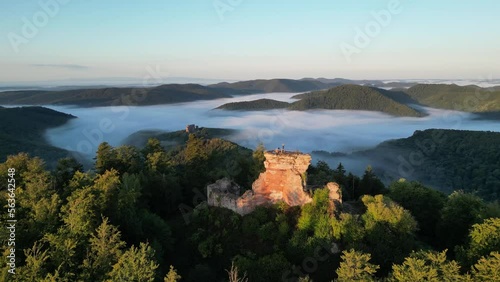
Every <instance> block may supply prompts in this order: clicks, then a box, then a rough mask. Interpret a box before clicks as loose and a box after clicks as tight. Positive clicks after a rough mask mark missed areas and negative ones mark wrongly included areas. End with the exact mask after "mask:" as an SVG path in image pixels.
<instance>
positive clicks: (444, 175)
mask: <svg viewBox="0 0 500 282" xmlns="http://www.w3.org/2000/svg"><path fill="white" fill-rule="evenodd" d="M499 146H500V133H496V132H483V131H464V130H443V129H428V130H424V131H415V133H414V134H413V135H412V136H410V137H408V138H403V139H396V140H390V141H386V142H383V143H381V144H379V145H378V146H377V147H376V148H374V149H371V150H367V151H363V152H358V153H354V154H352V155H351V158H353V159H356V158H359V157H363V158H367V159H369V160H370V162H371V164H373V165H374V168H375V169H376V170H377V171H378V173H379V175H385V177H386V178H393V180H397V179H399V178H401V177H403V178H408V179H412V180H413V179H414V180H418V181H421V182H422V183H424V184H427V185H430V186H433V187H439V188H440V189H441V190H443V191H444V192H451V191H453V190H458V189H462V190H465V191H469V192H477V194H478V195H480V196H481V197H483V198H484V199H487V200H494V199H499V198H500V169H499V168H500V151H499V150H498V148H499ZM412 160H413V161H412Z"/></svg>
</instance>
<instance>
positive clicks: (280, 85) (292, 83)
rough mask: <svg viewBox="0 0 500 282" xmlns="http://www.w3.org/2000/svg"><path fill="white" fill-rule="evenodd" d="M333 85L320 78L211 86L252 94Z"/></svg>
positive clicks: (300, 90) (297, 90)
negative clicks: (319, 79)
mask: <svg viewBox="0 0 500 282" xmlns="http://www.w3.org/2000/svg"><path fill="white" fill-rule="evenodd" d="M332 85H336V84H330V83H324V82H321V81H318V80H295V79H257V80H247V81H239V82H233V83H227V82H223V83H217V84H213V85H210V87H213V88H216V89H224V90H228V91H233V93H237V94H252V93H271V92H292V93H293V92H305V91H313V90H320V89H326V88H329V87H331V86H332Z"/></svg>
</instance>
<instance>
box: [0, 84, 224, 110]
mask: <svg viewBox="0 0 500 282" xmlns="http://www.w3.org/2000/svg"><path fill="white" fill-rule="evenodd" d="M228 97H231V96H230V95H229V94H226V93H224V92H223V91H220V90H218V89H214V88H210V87H206V86H202V85H198V84H166V85H160V86H157V87H149V88H99V89H78V90H65V91H7V92H1V93H0V104H6V105H78V106H82V107H98V106H120V105H128V106H144V105H159V104H171V103H181V102H190V101H197V100H212V99H218V98H228Z"/></svg>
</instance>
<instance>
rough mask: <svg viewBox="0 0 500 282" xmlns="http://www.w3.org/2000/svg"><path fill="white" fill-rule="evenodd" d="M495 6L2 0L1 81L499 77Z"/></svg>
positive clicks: (383, 1)
mask: <svg viewBox="0 0 500 282" xmlns="http://www.w3.org/2000/svg"><path fill="white" fill-rule="evenodd" d="M498 11H500V1H496V0H479V1H466V0H454V1H451V0H441V1H430V0H418V1H417V0H373V1H347V0H346V1H332V0H303V1H299V0H158V1H153V0H144V1H129V0H106V1H102V0H37V1H29V0H24V1H19V0H0V82H3V83H13V82H32V81H56V80H57V81H59V80H61V81H74V80H90V81H97V80H99V79H101V80H103V79H121V80H127V79H131V78H135V79H138V80H139V81H146V80H155V81H156V82H161V81H162V80H166V79H168V78H169V77H188V78H203V79H215V80H219V79H220V80H245V79H256V78H302V77H328V78H334V77H343V78H351V79H484V78H500V56H499V54H500V36H498V28H499V27H500V17H499V16H498Z"/></svg>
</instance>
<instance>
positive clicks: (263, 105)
mask: <svg viewBox="0 0 500 282" xmlns="http://www.w3.org/2000/svg"><path fill="white" fill-rule="evenodd" d="M288 106H290V104H289V103H287V102H281V101H276V100H272V99H258V100H254V101H243V102H232V103H227V104H224V105H222V106H219V107H217V109H220V110H228V111H258V110H271V109H282V108H287V107H288Z"/></svg>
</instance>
